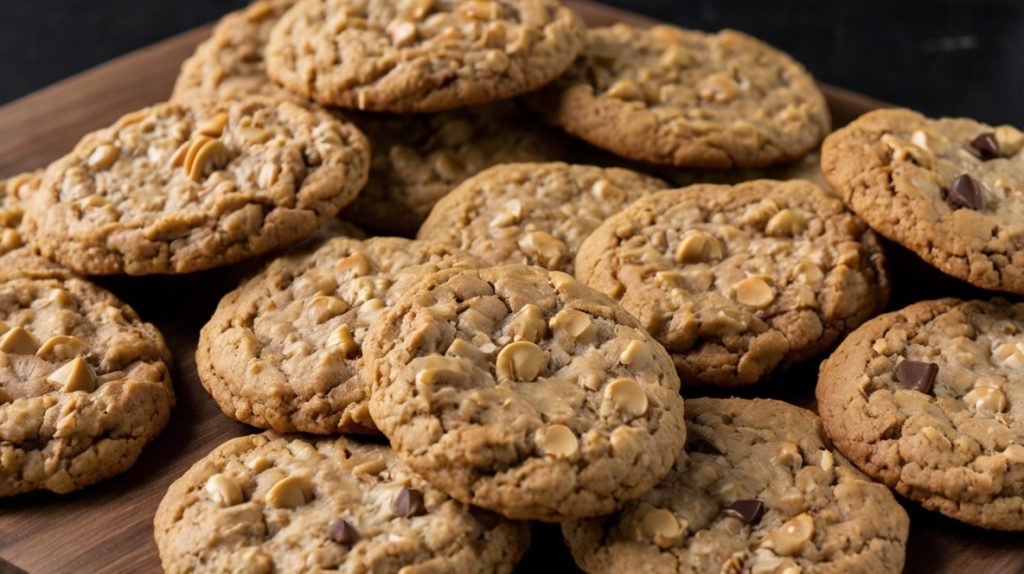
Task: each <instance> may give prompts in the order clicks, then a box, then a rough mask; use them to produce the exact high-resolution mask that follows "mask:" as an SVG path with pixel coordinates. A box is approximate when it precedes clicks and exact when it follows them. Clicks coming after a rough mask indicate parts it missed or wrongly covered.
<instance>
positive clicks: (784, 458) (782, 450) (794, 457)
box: [775, 441, 804, 468]
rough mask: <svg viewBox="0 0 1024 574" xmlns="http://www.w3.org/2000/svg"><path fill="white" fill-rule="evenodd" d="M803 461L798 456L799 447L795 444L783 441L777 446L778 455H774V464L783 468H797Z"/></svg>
mask: <svg viewBox="0 0 1024 574" xmlns="http://www.w3.org/2000/svg"><path fill="white" fill-rule="evenodd" d="M803 461H804V459H803V457H802V456H800V447H798V446H797V445H796V443H794V442H790V441H785V442H783V443H781V444H779V454H777V455H775V462H777V463H779V464H781V465H783V466H792V467H796V468H799V467H800V465H802V464H803Z"/></svg>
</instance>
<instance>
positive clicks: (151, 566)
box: [0, 0, 1024, 574]
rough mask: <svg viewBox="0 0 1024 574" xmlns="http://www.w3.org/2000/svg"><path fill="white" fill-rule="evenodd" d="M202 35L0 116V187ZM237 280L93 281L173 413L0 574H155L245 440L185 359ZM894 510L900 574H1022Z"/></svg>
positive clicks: (903, 261) (1019, 562) (925, 280)
mask: <svg viewBox="0 0 1024 574" xmlns="http://www.w3.org/2000/svg"><path fill="white" fill-rule="evenodd" d="M568 3H569V4H571V5H572V6H573V7H574V8H575V9H576V10H577V11H578V12H579V13H580V14H581V15H582V16H583V17H584V19H586V21H587V22H588V23H589V24H590V25H607V24H611V23H613V22H630V23H634V24H639V25H646V24H650V23H652V22H653V21H652V20H650V19H647V18H644V17H642V16H638V15H636V14H631V13H627V12H622V11H619V10H616V9H613V8H608V7H605V6H600V5H597V4H593V3H589V2H585V1H572V0H569V2H568ZM208 33H209V27H208V26H207V27H203V28H200V29H196V30H193V31H191V32H187V33H185V34H182V35H180V36H176V37H174V38H171V39H169V40H166V41H163V42H161V43H159V44H155V45H153V46H150V47H148V48H144V49H142V50H139V51H137V52H133V53H131V54H128V55H126V56H124V57H121V58H119V59H117V60H114V61H112V62H109V63H107V64H104V65H102V66H99V67H97V68H94V69H92V70H89V71H87V72H85V73H82V74H80V75H77V76H74V77H72V78H69V79H67V80H65V81H63V82H60V83H58V84H56V85H54V86H51V87H49V88H46V89H44V90H41V91H39V92H36V93H34V94H32V95H30V96H27V97H25V98H23V99H21V100H18V101H16V102H13V103H10V104H7V105H6V106H3V107H0V176H7V175H11V174H14V173H18V172H20V171H24V170H29V169H34V168H37V167H42V166H45V165H46V164H47V163H49V162H50V161H52V160H53V159H55V158H57V157H59V156H60V155H62V154H63V153H65V152H67V151H68V150H70V149H71V147H72V146H73V145H74V144H75V143H76V142H77V141H78V140H79V138H80V137H81V136H82V135H83V134H85V133H86V132H88V131H90V130H93V129H96V128H100V127H103V126H106V125H108V124H110V123H111V122H113V121H114V120H115V119H116V118H118V117H119V116H121V115H122V114H124V113H126V112H129V111H132V110H134V109H137V108H140V107H143V106H145V105H148V104H151V103H155V102H159V101H161V100H164V99H166V97H167V96H168V94H169V93H170V90H171V86H172V84H173V82H174V78H175V76H176V75H177V71H178V67H179V65H180V64H181V62H182V60H184V59H185V58H186V57H187V56H188V55H189V54H191V52H192V50H193V48H194V47H195V45H196V44H197V43H198V42H200V41H201V40H202V39H203V38H205V37H206V36H207V35H208ZM823 89H824V90H825V93H826V95H827V96H828V98H829V103H830V105H831V107H832V111H833V116H834V118H835V122H836V124H837V125H841V124H842V123H845V122H847V121H849V120H850V119H852V118H853V117H856V116H857V115H859V114H861V113H863V112H865V111H867V110H869V109H872V108H875V107H879V106H881V105H882V104H881V102H878V101H875V100H872V99H870V98H867V97H864V96H860V95H857V94H853V93H850V92H847V91H844V90H840V89H836V88H832V87H828V86H824V87H823ZM892 257H893V258H894V259H895V260H896V261H895V262H894V265H893V268H894V270H896V272H897V277H896V281H895V284H896V285H897V293H896V294H895V295H894V301H895V304H902V303H904V302H906V301H910V300H916V299H921V298H925V297H931V296H939V295H942V294H949V295H964V294H968V295H969V294H970V293H972V291H971V290H970V289H968V288H966V287H964V286H963V285H962V284H957V283H955V282H951V281H950V280H948V279H945V278H943V277H942V276H941V275H939V274H938V273H937V272H934V271H932V270H931V269H930V268H928V267H927V266H924V265H922V264H921V263H920V262H919V261H917V260H916V259H915V258H913V257H912V256H910V255H909V254H907V253H906V252H903V251H900V250H895V251H894V252H893V253H892ZM239 276H240V273H239V270H238V269H227V270H217V271H211V272H205V273H199V274H194V275H189V276H184V277H170V278H166V277H154V278H141V279H127V278H109V279H104V280H102V281H100V283H101V284H102V285H104V286H105V287H107V288H109V289H111V290H112V291H114V292H115V293H116V294H117V295H118V296H120V297H121V298H122V299H124V300H125V301H127V302H128V303H130V304H131V305H132V306H134V307H135V308H136V310H137V311H138V312H139V313H140V315H142V317H143V318H145V319H146V320H148V321H152V322H153V323H155V324H156V325H157V326H158V327H159V328H160V329H161V331H162V332H163V333H164V335H165V336H166V338H167V342H168V344H169V346H170V347H171V349H172V351H173V352H174V355H175V360H176V362H175V367H174V373H173V374H174V382H175V387H176V392H177V397H178V404H177V406H176V408H175V409H174V412H173V415H172V420H171V423H170V425H169V426H168V427H167V429H166V430H164V432H163V434H161V436H160V437H159V438H158V439H157V440H156V441H155V442H154V443H153V444H152V445H150V446H149V448H148V449H147V450H146V451H145V452H144V453H143V454H142V456H141V458H140V459H139V461H138V462H137V463H136V465H135V466H134V467H133V468H132V469H131V470H129V471H128V472H126V473H124V474H122V475H120V476H118V477H115V478H113V479H110V480H107V481H104V482H102V483H100V484H98V485H96V486H93V487H91V488H86V489H85V490H82V491H79V492H75V493H72V494H69V495H65V496H57V495H53V494H48V493H32V494H28V495H23V496H18V497H14V498H13V499H6V500H0V574H6V573H7V572H19V571H20V570H24V571H28V572H31V573H33V574H36V573H40V574H42V573H51V572H86V573H106V572H133V573H135V572H158V571H159V570H160V565H159V561H158V559H157V555H156V546H155V544H154V543H153V538H152V519H153V513H154V512H155V510H156V507H157V504H158V503H159V501H160V499H161V497H162V496H163V494H164V492H165V491H166V490H167V487H168V485H170V483H171V482H172V481H173V480H174V479H175V478H177V477H178V476H180V475H181V474H182V473H183V472H185V470H186V469H187V468H188V467H189V466H190V465H191V464H192V463H194V462H195V461H196V460H197V459H199V458H200V457H202V456H203V455H205V454H206V453H207V452H209V451H210V450H212V449H213V448H214V447H215V446H217V445H219V444H220V443H222V442H223V441H225V440H227V439H229V438H231V437H235V436H239V435H242V434H245V433H250V432H254V431H253V429H251V428H249V427H246V426H245V425H242V424H239V423H236V422H234V421H231V420H230V419H228V418H227V417H225V416H224V415H223V414H221V412H220V410H219V409H218V408H217V406H216V404H214V402H213V400H212V399H210V397H209V396H208V395H207V394H206V392H205V391H204V390H203V388H202V386H201V385H200V383H199V380H198V378H197V376H196V370H195V363H194V358H193V353H194V349H195V346H196V341H197V338H198V332H199V329H200V327H201V326H202V325H203V323H204V322H205V321H206V319H207V318H208V317H209V316H210V315H211V314H212V312H213V309H214V308H215V307H216V304H217V301H218V300H219V298H220V297H221V295H223V294H224V293H225V292H227V291H228V290H230V289H232V288H234V286H235V285H236V284H237V281H238V277H239ZM915 276H916V277H915ZM901 277H902V278H904V279H905V280H901ZM922 286H923V287H922ZM815 367H816V365H810V366H808V367H807V368H805V369H801V370H798V371H796V372H793V373H791V374H789V375H787V382H786V386H785V388H784V389H780V388H779V387H778V386H777V385H773V386H771V387H768V388H762V389H759V390H756V391H755V392H760V393H762V394H766V395H772V396H777V397H783V398H787V399H789V400H793V401H794V402H798V403H802V404H808V402H809V400H810V397H811V395H812V392H813V388H814V383H815V373H816V368H815ZM904 502H905V504H906V506H907V508H908V511H909V512H910V515H911V520H912V527H911V536H910V544H909V548H908V556H907V571H908V572H929V573H931V572H946V573H951V574H952V573H956V574H959V573H961V572H968V571H969V572H972V573H974V572H1000V573H1003V572H1024V537H1022V536H1021V535H1020V534H1007V533H998V532H989V531H984V530H979V529H976V528H971V527H968V526H964V525H961V524H959V523H956V522H954V521H951V520H949V519H946V518H944V517H942V516H940V515H938V514H935V513H931V512H926V511H922V510H920V509H919V508H917V507H916V505H914V504H913V503H910V502H906V501H904ZM560 538H561V537H560V534H559V531H558V528H557V527H555V526H550V525H540V526H538V527H537V529H536V531H535V536H534V547H533V548H532V549H531V551H530V553H529V554H528V555H527V557H526V558H525V559H524V561H523V563H522V565H521V567H520V571H522V572H573V571H576V570H575V566H574V565H573V562H572V559H571V557H569V555H568V553H567V551H566V550H565V549H564V548H563V547H562V545H561V541H560ZM19 569H20V570H19Z"/></svg>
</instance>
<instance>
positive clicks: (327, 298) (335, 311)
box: [307, 295, 348, 324]
mask: <svg viewBox="0 0 1024 574" xmlns="http://www.w3.org/2000/svg"><path fill="white" fill-rule="evenodd" d="M345 311H348V305H346V304H345V302H344V301H342V300H341V299H338V298H337V297H334V296H333V295H317V296H315V297H313V298H312V299H311V300H310V301H309V310H308V311H307V313H309V317H310V318H311V319H313V321H314V322H315V323H317V324H320V323H323V322H325V321H327V320H328V319H330V318H331V317H337V316H338V315H341V314H342V313H344V312H345Z"/></svg>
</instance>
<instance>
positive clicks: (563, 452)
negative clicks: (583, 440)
mask: <svg viewBox="0 0 1024 574" xmlns="http://www.w3.org/2000/svg"><path fill="white" fill-rule="evenodd" d="M537 446H539V447H540V448H541V450H543V451H544V453H545V454H547V455H548V456H553V457H556V458H568V457H570V456H572V455H574V454H576V450H577V449H578V448H579V441H578V440H577V439H576V435H575V434H573V432H572V431H571V430H570V429H569V427H567V426H565V425H561V424H554V425H551V426H549V427H547V428H544V429H540V430H539V431H537Z"/></svg>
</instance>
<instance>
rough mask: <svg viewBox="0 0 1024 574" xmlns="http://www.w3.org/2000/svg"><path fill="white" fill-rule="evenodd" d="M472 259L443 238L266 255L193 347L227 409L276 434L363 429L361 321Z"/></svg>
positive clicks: (333, 243) (338, 243)
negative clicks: (430, 276) (430, 277)
mask: <svg viewBox="0 0 1024 574" xmlns="http://www.w3.org/2000/svg"><path fill="white" fill-rule="evenodd" d="M479 264H482V262H480V261H478V260H477V259H476V258H475V257H472V256H469V255H465V254H462V253H460V252H458V251H456V250H454V249H451V248H449V247H447V246H445V245H441V244H437V243H430V242H422V241H410V240H408V239H399V238H396V237H378V238H373V239H370V240H367V241H365V242H364V241H359V240H356V239H347V238H340V239H332V240H329V241H327V242H325V243H323V244H322V245H321V246H319V247H316V248H313V247H310V248H308V249H305V250H302V251H299V252H296V253H292V254H290V255H286V256H284V257H282V258H280V259H278V260H276V261H274V262H273V263H271V264H270V265H269V266H268V267H267V268H266V269H265V270H264V271H263V272H261V273H259V274H258V275H256V276H255V277H253V278H252V279H250V280H249V281H247V282H245V283H244V284H243V285H242V286H241V287H239V288H238V289H236V290H235V291H233V292H231V293H229V294H228V295H226V296H225V297H224V299H223V300H221V303H220V305H219V306H218V307H217V311H216V312H215V313H214V315H213V318H212V319H211V320H210V322H209V323H207V325H206V326H205V327H204V328H203V330H202V333H201V335H200V338H199V349H198V351H197V352H196V367H197V368H198V370H199V375H200V378H201V379H202V382H203V385H204V386H205V387H206V389H207V390H208V391H210V394H211V395H213V398H214V399H215V400H216V401H217V404H219V405H220V407H221V409H223V410H224V412H225V413H227V415H228V416H230V417H232V418H234V419H237V420H239V421H242V422H244V423H248V424H251V425H255V426H258V427H261V428H270V429H274V430H276V431H279V432H294V431H302V432H310V433H318V434H331V433H337V432H339V431H340V432H352V431H355V432H359V431H362V432H366V431H367V430H371V431H372V430H373V429H374V426H373V421H372V420H370V417H369V414H368V413H367V405H366V400H367V399H366V397H367V393H366V388H365V383H364V380H363V378H362V377H361V376H360V374H359V369H358V365H359V364H360V363H361V357H362V355H363V353H362V349H361V347H362V343H363V338H364V337H365V336H366V331H367V329H368V328H369V327H370V326H371V325H373V323H374V322H375V321H376V320H377V317H378V316H379V315H380V314H381V313H382V312H384V310H385V309H387V308H389V307H390V306H392V305H394V303H395V302H396V301H397V299H398V297H399V296H400V295H401V294H402V293H403V292H404V290H405V289H406V288H407V287H408V286H409V284H410V283H414V282H415V281H417V280H418V279H420V278H421V277H422V275H423V274H425V273H430V272H432V271H437V270H439V269H446V268H451V267H459V268H470V267H477V266H478V265H479Z"/></svg>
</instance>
